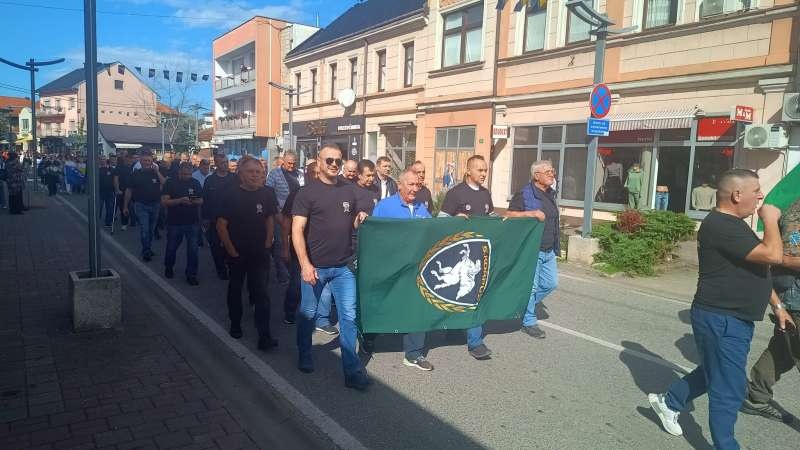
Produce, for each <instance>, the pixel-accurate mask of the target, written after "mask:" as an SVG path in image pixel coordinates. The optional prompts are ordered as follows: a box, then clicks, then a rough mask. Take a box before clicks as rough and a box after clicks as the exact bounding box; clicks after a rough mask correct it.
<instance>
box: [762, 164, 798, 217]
mask: <svg viewBox="0 0 800 450" xmlns="http://www.w3.org/2000/svg"><path fill="white" fill-rule="evenodd" d="M798 198H800V164H798V165H797V166H795V168H794V169H793V170H792V171H791V172H789V173H787V174H786V176H785V177H783V178H781V181H779V182H778V184H777V185H775V187H774V188H772V190H770V191H769V194H768V195H767V197H766V198H765V199H764V203H767V204H770V205H774V206H777V207H778V208H780V209H781V211H783V212H784V214H785V213H786V211H787V210H788V209H789V207H790V206H792V203H794V202H796V201H797V200H798ZM756 228H757V229H758V231H764V224H763V223H762V222H761V219H758V225H757V227H756Z"/></svg>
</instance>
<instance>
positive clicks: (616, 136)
mask: <svg viewBox="0 0 800 450" xmlns="http://www.w3.org/2000/svg"><path fill="white" fill-rule="evenodd" d="M655 136H656V135H655V131H653V130H624V131H612V132H611V133H610V134H609V135H608V137H605V138H600V143H601V144H608V143H613V144H648V143H651V142H653V141H654V140H655ZM687 139H688V138H687Z"/></svg>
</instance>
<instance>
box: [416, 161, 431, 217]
mask: <svg viewBox="0 0 800 450" xmlns="http://www.w3.org/2000/svg"><path fill="white" fill-rule="evenodd" d="M411 170H413V171H414V173H415V174H417V177H418V178H419V192H417V201H418V202H420V203H421V204H422V206H424V207H425V209H427V210H428V212H429V213H430V212H431V211H433V196H432V195H431V190H430V189H428V188H427V187H426V186H425V164H423V163H422V161H415V162H414V164H412V165H411Z"/></svg>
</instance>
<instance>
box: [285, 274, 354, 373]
mask: <svg viewBox="0 0 800 450" xmlns="http://www.w3.org/2000/svg"><path fill="white" fill-rule="evenodd" d="M317 277H318V279H317V282H316V283H315V284H314V285H313V286H312V285H310V284H308V283H306V282H305V281H302V282H301V288H300V289H301V292H302V299H301V300H300V308H299V310H298V317H297V350H298V353H299V355H298V357H299V366H300V367H301V368H307V369H313V366H314V363H313V360H312V356H311V334H312V333H313V332H314V319H315V317H316V315H317V307H318V306H319V303H320V301H321V300H322V292H323V291H324V290H325V287H326V286H330V287H331V293H332V294H333V296H334V297H336V302H337V307H338V312H339V343H340V346H341V350H342V369H343V370H344V376H345V377H346V378H348V377H351V376H354V375H355V374H357V373H358V372H360V371H361V360H360V359H359V358H358V354H357V353H356V336H357V334H358V329H357V328H356V277H355V275H354V274H353V272H351V271H350V269H349V268H348V267H347V266H340V267H326V268H318V269H317Z"/></svg>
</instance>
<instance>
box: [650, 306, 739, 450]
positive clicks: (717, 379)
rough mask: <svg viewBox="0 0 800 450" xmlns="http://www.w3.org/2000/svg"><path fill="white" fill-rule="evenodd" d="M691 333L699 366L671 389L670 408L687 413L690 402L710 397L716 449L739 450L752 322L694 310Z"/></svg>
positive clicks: (710, 420) (667, 397)
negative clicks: (738, 425)
mask: <svg viewBox="0 0 800 450" xmlns="http://www.w3.org/2000/svg"><path fill="white" fill-rule="evenodd" d="M691 316H692V331H693V332H694V342H695V345H696V346H697V352H698V353H699V355H700V361H701V362H700V365H699V366H698V367H697V368H696V369H695V370H693V371H692V373H690V374H688V375H686V376H685V377H683V378H681V379H680V380H676V381H675V382H673V383H672V385H671V386H670V387H669V391H668V392H667V394H666V403H667V406H668V407H669V408H670V409H671V410H673V411H679V412H680V411H684V410H685V409H686V405H687V403H689V402H690V401H692V400H694V399H695V398H697V397H699V396H701V395H703V394H706V393H707V394H708V410H709V415H708V416H709V417H708V421H709V426H710V428H711V439H712V440H713V442H714V448H716V449H720V450H729V449H733V450H736V449H738V448H739V443H738V442H736V437H735V436H734V433H733V428H734V425H736V415H737V414H738V412H739V408H740V407H741V406H742V402H743V401H744V398H745V394H746V391H747V373H746V371H745V369H746V365H747V354H748V353H749V352H750V342H751V341H752V340H753V322H749V321H746V320H742V319H738V318H736V317H733V316H729V315H726V314H720V313H716V312H711V311H706V310H704V309H701V308H697V307H693V308H692V311H691Z"/></svg>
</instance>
